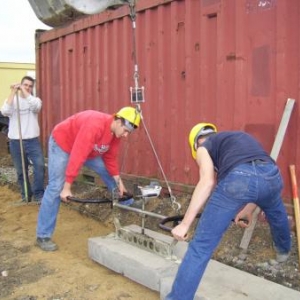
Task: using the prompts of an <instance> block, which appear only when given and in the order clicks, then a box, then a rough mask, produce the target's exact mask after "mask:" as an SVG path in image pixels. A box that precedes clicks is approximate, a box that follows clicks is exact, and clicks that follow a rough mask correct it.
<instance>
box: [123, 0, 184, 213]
mask: <svg viewBox="0 0 300 300" xmlns="http://www.w3.org/2000/svg"><path fill="white" fill-rule="evenodd" d="M128 5H129V9H130V18H131V21H132V30H133V34H132V36H133V60H134V74H133V79H134V88H131V89H130V90H131V102H132V103H134V104H135V105H136V109H137V110H138V111H139V112H140V115H141V120H142V123H143V126H144V128H145V131H146V135H147V137H148V139H149V142H150V145H151V148H152V150H153V153H154V155H155V158H156V160H157V163H158V166H159V168H160V171H161V173H162V175H163V178H164V180H165V182H166V185H167V188H168V192H169V195H170V200H171V205H172V208H173V209H174V210H175V211H176V212H177V213H178V212H179V211H180V209H181V204H180V203H178V202H177V201H176V197H175V196H174V195H173V193H172V190H171V186H170V184H169V182H168V180H167V177H166V174H165V172H164V170H163V168H162V165H161V162H160V160H159V157H158V155H157V152H156V150H155V147H154V144H153V142H152V139H151V137H150V134H149V131H148V129H147V126H146V124H145V120H144V117H143V114H142V109H141V105H140V103H142V102H145V100H144V87H139V69H138V64H137V55H136V53H137V51H136V10H135V1H134V0H128Z"/></svg>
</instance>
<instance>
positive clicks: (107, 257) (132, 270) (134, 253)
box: [88, 235, 178, 291]
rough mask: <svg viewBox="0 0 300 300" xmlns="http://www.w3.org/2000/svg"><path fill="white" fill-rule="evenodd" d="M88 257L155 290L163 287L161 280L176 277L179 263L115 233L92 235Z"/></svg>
mask: <svg viewBox="0 0 300 300" xmlns="http://www.w3.org/2000/svg"><path fill="white" fill-rule="evenodd" d="M88 251H89V257H90V258H91V259H93V260H94V261H96V262H98V263H99V264H101V265H103V266H105V267H107V268H109V269H111V270H113V271H115V272H117V273H120V274H123V275H124V276H126V277H128V278H130V279H131V280H133V281H135V282H137V283H139V284H142V285H144V286H146V287H148V288H150V289H152V290H155V291H159V290H160V280H161V278H164V277H169V276H171V277H174V274H176V272H177V268H178V264H176V263H175V262H173V261H170V260H166V259H164V258H162V257H160V256H157V255H154V254H152V253H150V252H147V251H145V250H143V249H139V248H137V247H135V246H132V245H129V244H127V243H125V242H123V241H121V240H119V239H116V238H115V237H114V235H109V236H106V237H96V238H90V239H89V240H88Z"/></svg>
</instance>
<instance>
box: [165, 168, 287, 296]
mask: <svg viewBox="0 0 300 300" xmlns="http://www.w3.org/2000/svg"><path fill="white" fill-rule="evenodd" d="M282 187H283V183H282V178H281V175H280V172H279V170H278V168H277V166H276V165H274V164H273V163H263V164H255V163H246V164H241V165H239V166H238V167H236V168H234V169H233V170H232V171H231V172H230V173H229V174H228V175H227V176H226V177H225V178H224V179H223V180H222V181H221V182H219V183H218V184H217V186H216V188H215V190H214V191H213V193H212V195H211V196H210V198H209V199H208V202H207V204H206V206H205V208H204V211H203V213H202V216H201V218H200V220H199V222H198V225H197V228H196V231H195V235H194V237H193V240H192V241H191V242H190V243H189V245H188V249H187V252H186V254H185V256H184V258H183V261H182V263H181V265H180V266H179V269H178V272H177V275H176V278H175V281H174V283H173V286H172V290H171V292H170V293H169V294H168V295H167V297H166V300H192V299H194V295H195V293H196V291H197V288H198V285H199V283H200V281H201V278H202V276H203V273H204V271H205V268H206V266H207V264H208V262H209V260H210V258H211V256H212V254H213V251H214V250H215V248H216V247H217V246H218V244H219V242H220V240H221V238H222V236H223V234H224V233H225V231H226V230H227V228H228V227H229V225H230V223H231V220H232V219H234V217H235V216H236V214H237V213H238V212H239V211H240V209H241V208H242V207H243V206H245V205H246V204H247V203H255V204H257V205H258V206H259V207H260V208H261V209H262V210H263V211H264V212H265V214H266V217H267V219H268V222H269V225H270V229H271V234H272V238H273V241H274V245H275V247H276V249H277V251H279V252H280V253H288V252H289V251H290V249H291V237H290V228H289V223H288V217H287V213H286V210H285V207H284V204H283V201H282V198H281V191H282Z"/></svg>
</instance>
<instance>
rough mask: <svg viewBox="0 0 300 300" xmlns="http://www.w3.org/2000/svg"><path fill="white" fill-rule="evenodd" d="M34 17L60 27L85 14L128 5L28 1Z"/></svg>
mask: <svg viewBox="0 0 300 300" xmlns="http://www.w3.org/2000/svg"><path fill="white" fill-rule="evenodd" d="M28 1H29V3H30V5H31V7H32V9H33V10H34V12H35V14H36V16H37V17H38V18H39V20H41V21H42V22H43V23H45V24H46V25H48V26H51V27H60V26H64V25H66V24H69V23H71V22H72V21H74V20H76V19H79V18H80V17H82V16H84V15H87V14H97V13H99V12H102V11H104V10H106V9H107V8H109V7H111V8H116V7H118V6H121V5H123V4H126V3H128V1H126V0H56V1H53V0H28Z"/></svg>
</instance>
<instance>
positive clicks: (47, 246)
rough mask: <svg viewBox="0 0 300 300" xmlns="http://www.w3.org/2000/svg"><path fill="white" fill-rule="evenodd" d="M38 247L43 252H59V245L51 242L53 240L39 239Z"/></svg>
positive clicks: (37, 240)
mask: <svg viewBox="0 0 300 300" xmlns="http://www.w3.org/2000/svg"><path fill="white" fill-rule="evenodd" d="M36 245H37V246H38V247H40V248H41V249H42V250H43V251H55V250H57V245H56V244H55V243H53V242H52V241H51V238H39V237H38V238H37V239H36Z"/></svg>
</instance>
